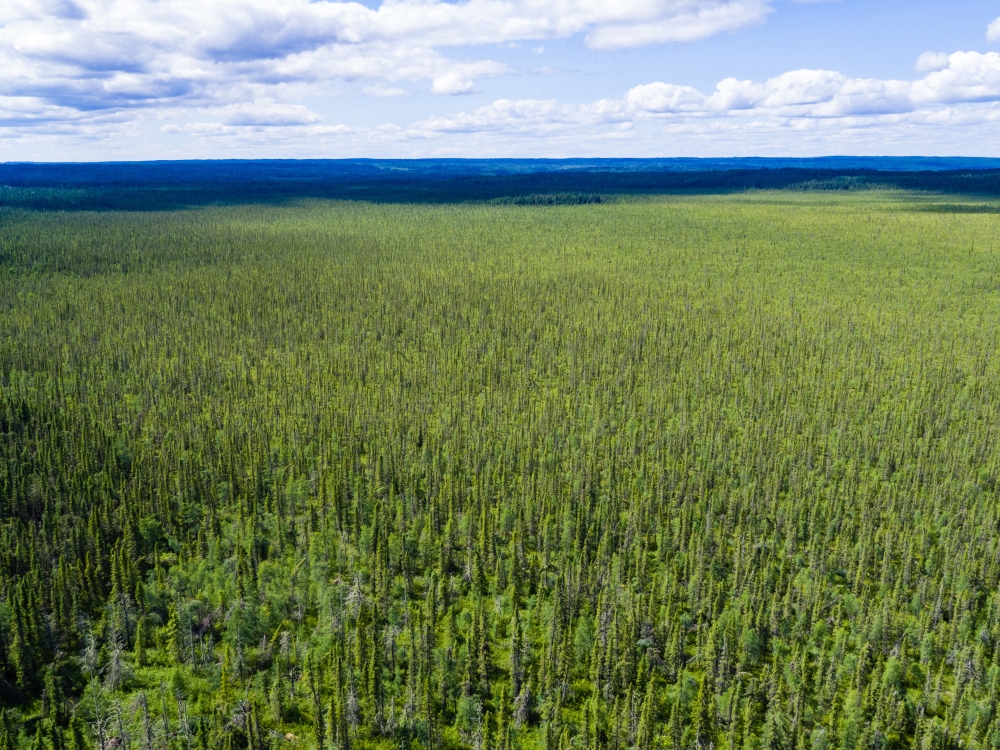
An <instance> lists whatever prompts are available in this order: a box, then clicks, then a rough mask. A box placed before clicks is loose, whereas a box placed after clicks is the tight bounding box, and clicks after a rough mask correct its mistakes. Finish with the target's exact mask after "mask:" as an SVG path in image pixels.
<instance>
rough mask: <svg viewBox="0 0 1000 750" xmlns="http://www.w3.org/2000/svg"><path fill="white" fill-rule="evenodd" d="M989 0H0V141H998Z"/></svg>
mask: <svg viewBox="0 0 1000 750" xmlns="http://www.w3.org/2000/svg"><path fill="white" fill-rule="evenodd" d="M998 16H1000V2H992V3H990V2H980V1H977V0H951V1H950V2H948V3H942V2H900V1H899V0H881V1H880V0H869V2H863V1H862V0H840V1H839V2H822V1H821V2H794V1H793V0H617V2H608V1H607V0H603V1H598V0H461V1H459V2H439V1H438V0H390V1H389V2H385V3H378V2H366V3H359V2H336V1H335V0H314V1H312V2H310V0H239V1H238V2H236V1H235V0H0V70H2V71H3V75H2V76H0V160H4V161H11V160H45V161H51V160H60V161H61V160H92V159H157V158H168V159H169V158H223V157H246V158H262V157H349V156H350V157H354V156H371V157H420V156H476V157H478V156H551V157H568V156H743V155H764V156H770V155H773V156H778V155H796V156H805V155H826V154H893V155H911V154H912V155H931V154H938V155H969V156H1000V19H998Z"/></svg>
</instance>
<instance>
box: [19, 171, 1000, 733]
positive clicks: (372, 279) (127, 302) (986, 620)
mask: <svg viewBox="0 0 1000 750" xmlns="http://www.w3.org/2000/svg"><path fill="white" fill-rule="evenodd" d="M523 202H528V203H531V202H534V201H523ZM544 202H545V201H542V203H544ZM549 202H551V203H559V202H560V201H549ZM567 202H568V201H567ZM998 324H1000V216H998V215H997V210H996V207H995V205H993V204H989V203H984V202H982V201H978V202H977V201H974V200H971V199H968V198H961V197H956V196H951V197H934V196H930V195H924V196H914V195H909V194H902V193H892V192H878V191H865V192H858V193H854V192H844V193H839V194H834V193H826V192H824V193H820V192H811V193H802V192H770V193H752V192H751V193H742V194H735V195H716V196H687V197H685V196H673V197H658V198H645V199H639V198H622V197H620V196H619V197H617V198H615V199H614V200H602V201H601V202H590V203H586V204H584V205H500V204H493V205H490V204H464V205H435V204H421V205H414V204H404V203H398V204H391V205H390V204H381V205H379V204H373V203H365V202H335V201H326V200H298V201H290V202H287V203H285V204H283V205H280V206H279V205H230V206H215V207H211V206H210V207H202V208H197V209H188V210H175V211H161V212H157V211H137V212H119V211H103V212H91V211H33V210H27V209H25V208H11V207H7V208H3V209H0V750H28V749H29V748H30V749H31V750H83V748H102V749H103V750H110V749H111V748H115V749H117V750H168V749H169V750H196V749H198V750H214V749H216V748H221V749H224V750H243V749H244V748H245V749H247V750H265V749H271V750H276V749H277V748H286V747H287V748H289V749H290V750H291V749H292V748H301V749H302V750H393V749H395V748H400V750H461V749H462V748H465V749H467V750H468V749H470V748H471V749H473V750H904V749H906V750H911V749H912V750H953V749H955V750H957V748H969V749H970V750H997V749H998V748H1000V711H998V699H1000V590H998V586H1000V494H998V493H1000V445H998V441H997V439H998V431H1000V413H998V412H1000V359H998V356H997V353H998V345H1000V332H998Z"/></svg>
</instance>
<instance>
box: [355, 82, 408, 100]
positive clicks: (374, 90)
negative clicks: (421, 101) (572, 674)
mask: <svg viewBox="0 0 1000 750" xmlns="http://www.w3.org/2000/svg"><path fill="white" fill-rule="evenodd" d="M361 93H363V94H367V95H368V96H374V97H375V98H377V99H388V98H390V97H394V96H409V95H410V92H409V91H407V90H406V89H401V88H397V87H395V86H384V85H382V84H375V85H374V86H365V87H364V88H363V89H361Z"/></svg>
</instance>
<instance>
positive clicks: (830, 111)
mask: <svg viewBox="0 0 1000 750" xmlns="http://www.w3.org/2000/svg"><path fill="white" fill-rule="evenodd" d="M933 68H934V70H933V71H932V72H930V73H928V74H927V75H926V76H925V77H924V78H921V79H919V80H916V81H896V80H879V79H866V78H848V77H846V76H844V75H842V74H840V73H837V72H835V71H829V70H796V71H791V72H788V73H784V74H782V75H779V76H775V77H774V78H771V79H769V80H767V81H765V82H763V83H758V82H754V81H740V80H737V79H735V78H727V79H725V80H723V81H721V82H720V83H719V84H718V85H717V87H716V89H715V91H714V92H712V93H711V94H705V93H703V92H701V91H699V90H698V89H695V88H693V87H691V86H680V85H676V84H671V83H664V82H659V81H657V82H654V83H647V84H642V85H639V86H635V87H634V88H632V89H630V90H629V91H627V92H626V93H625V94H624V95H623V96H622V97H621V98H619V99H601V100H598V101H595V102H590V103H586V104H559V103H558V102H556V101H551V100H549V101H540V100H520V101H513V100H507V99H504V100H500V101H497V102H494V103H493V104H491V105H487V106H484V107H479V108H477V109H474V110H472V111H471V112H463V113H459V114H457V115H450V116H438V117H432V118H427V119H425V120H421V121H419V122H417V123H414V124H413V125H411V126H410V127H409V128H406V129H404V130H403V131H401V132H404V133H409V134H411V135H412V136H413V137H423V138H426V137H432V136H433V135H434V134H436V133H438V134H441V133H471V132H506V133H535V134H543V133H551V132H555V131H565V130H568V129H574V128H575V129H593V127H594V126H606V127H609V128H614V129H616V130H621V128H622V126H623V125H626V124H629V123H633V124H634V123H641V122H650V121H653V122H655V121H662V122H663V123H664V124H665V125H666V126H668V127H676V126H678V125H679V124H683V125H694V126H696V127H699V128H702V129H705V128H706V127H707V126H706V125H705V122H706V121H707V120H716V121H728V122H730V123H732V122H733V121H734V119H736V120H737V122H742V126H743V127H746V128H754V127H758V126H759V125H760V123H762V122H780V123H785V124H788V123H799V124H802V123H805V122H807V121H830V122H837V123H840V124H844V123H849V124H853V125H858V124H861V123H869V124H875V123H880V122H881V123H886V122H897V123H898V122H901V121H902V120H901V119H900V118H905V119H908V120H909V121H913V122H917V121H919V122H923V123H932V122H935V121H938V122H947V123H950V124H960V123H962V122H971V123H979V122H984V121H986V120H989V121H991V122H992V121H993V120H994V119H996V118H997V117H998V116H1000V111H998V109H997V108H996V107H994V106H993V104H994V103H1000V54H997V53H994V52H990V53H985V54H983V53H978V52H956V53H955V54H952V55H950V56H946V60H945V61H944V64H943V66H942V65H941V62H940V61H935V64H934V65H933ZM983 104H988V105H990V106H989V108H988V109H987V110H983V109H982V108H981V107H980V108H978V109H977V108H976V106H975V105H983ZM956 106H957V107H958V108H956Z"/></svg>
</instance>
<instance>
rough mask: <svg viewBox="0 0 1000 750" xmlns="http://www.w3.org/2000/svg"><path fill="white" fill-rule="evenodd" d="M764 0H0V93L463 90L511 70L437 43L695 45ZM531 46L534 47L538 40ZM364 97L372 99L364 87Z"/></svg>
mask: <svg viewBox="0 0 1000 750" xmlns="http://www.w3.org/2000/svg"><path fill="white" fill-rule="evenodd" d="M770 10H771V8H770V5H769V0H616V2H606V1H605V0H460V1H459V2H448V1H445V0H385V1H384V2H383V3H382V4H381V5H380V6H378V7H376V8H370V7H367V6H365V5H363V4H361V3H360V2H349V1H337V0H316V1H312V0H241V1H240V2H235V1H234V0H0V19H2V25H0V69H2V70H3V76H2V77H0V96H9V97H30V98H32V99H33V100H35V101H36V102H38V109H37V113H38V114H39V116H42V115H43V114H44V111H45V109H46V108H47V107H51V106H56V107H64V108H69V109H75V110H76V111H77V112H78V113H79V114H78V116H79V117H80V118H81V119H82V118H84V117H85V115H84V113H89V112H94V111H99V110H105V111H125V110H135V109H153V110H158V111H162V110H163V109H164V108H165V107H176V106H188V107H217V106H224V105H227V104H237V103H240V102H253V101H256V100H259V99H260V98H261V97H262V96H263V97H265V98H270V99H273V100H278V99H281V98H282V97H283V92H282V91H281V90H280V88H281V87H286V88H287V87H289V86H298V87H300V88H301V87H312V89H313V90H314V92H316V93H323V91H324V90H325V87H328V86H329V85H330V83H331V82H335V81H369V82H371V88H370V91H371V92H386V91H400V90H401V89H399V88H398V86H394V85H393V84H395V83H398V82H400V81H410V82H416V81H429V82H430V88H431V91H432V92H434V93H442V94H461V93H469V92H471V91H473V90H475V81H476V80H477V79H480V78H484V77H489V76H497V75H502V74H505V73H509V72H511V69H510V68H509V67H508V66H507V65H505V64H503V63H499V62H496V61H491V60H465V61H462V60H454V59H451V58H450V57H448V56H447V55H446V54H444V52H443V51H442V50H444V49H447V48H452V47H457V46H466V45H483V44H508V43H512V42H517V41H521V40H544V39H549V38H556V37H569V36H573V35H583V37H584V40H585V43H586V44H587V45H589V46H590V47H593V48H601V49H612V48H621V47H633V46H638V45H644V44H654V43H662V42H669V41H691V40H694V39H701V38H704V37H707V36H711V35H712V34H717V33H720V32H723V31H730V30H733V29H737V28H740V27H742V26H745V25H747V24H751V23H756V22H759V21H761V20H763V19H764V18H765V16H766V15H767V14H768V12H770ZM538 49H541V47H539V48H538ZM372 95H375V96H378V95H382V94H379V93H372Z"/></svg>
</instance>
